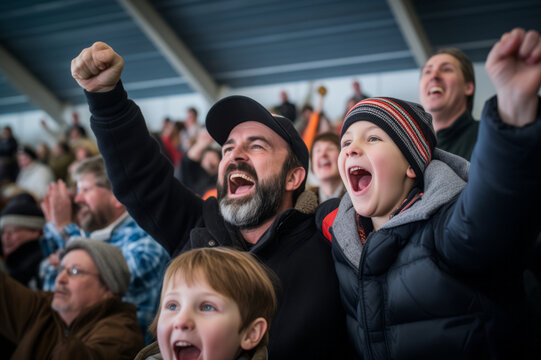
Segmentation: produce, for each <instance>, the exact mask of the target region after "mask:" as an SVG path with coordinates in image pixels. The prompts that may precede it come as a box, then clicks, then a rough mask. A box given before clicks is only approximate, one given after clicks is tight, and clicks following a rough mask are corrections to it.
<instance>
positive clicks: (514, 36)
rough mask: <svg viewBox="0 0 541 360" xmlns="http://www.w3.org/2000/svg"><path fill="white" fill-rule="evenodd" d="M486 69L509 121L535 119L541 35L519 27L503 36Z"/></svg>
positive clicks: (518, 123) (540, 79)
mask: <svg viewBox="0 0 541 360" xmlns="http://www.w3.org/2000/svg"><path fill="white" fill-rule="evenodd" d="M485 69H486V71H487V73H488V75H489V77H490V80H491V81H492V83H493V85H494V87H495V88H496V94H497V97H498V112H499V114H500V117H501V119H502V121H503V122H504V123H506V124H509V125H513V126H517V127H523V126H525V125H527V124H530V123H532V122H533V121H534V119H535V115H536V113H537V107H538V96H537V93H538V91H539V87H540V86H541V37H540V36H539V33H538V32H537V31H534V30H530V31H528V32H526V31H525V30H524V29H520V28H516V29H513V30H512V31H511V32H508V33H505V34H503V35H502V37H501V39H500V41H498V42H497V43H496V44H495V45H494V46H493V47H492V50H491V51H490V53H489V54H488V57H487V61H486V64H485Z"/></svg>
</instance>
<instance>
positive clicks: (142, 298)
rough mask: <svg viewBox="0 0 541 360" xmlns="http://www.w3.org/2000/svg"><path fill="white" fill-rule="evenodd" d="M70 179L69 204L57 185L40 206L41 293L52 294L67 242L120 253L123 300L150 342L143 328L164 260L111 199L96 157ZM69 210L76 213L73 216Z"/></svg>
mask: <svg viewBox="0 0 541 360" xmlns="http://www.w3.org/2000/svg"><path fill="white" fill-rule="evenodd" d="M73 177H74V180H75V181H76V182H77V192H76V194H75V197H74V199H73V204H72V200H71V198H70V195H69V193H68V189H67V188H66V185H65V184H64V182H62V181H61V180H59V181H58V182H55V183H53V184H51V185H50V186H49V191H48V193H47V195H45V197H44V201H43V204H42V209H43V210H44V213H45V217H46V219H47V223H46V224H45V227H44V240H43V242H42V245H43V246H42V247H43V248H44V252H45V255H46V256H48V258H47V259H46V260H44V261H43V262H42V263H41V266H40V274H41V276H42V277H43V290H46V291H54V290H55V288H54V287H55V279H56V277H57V275H58V265H59V263H58V254H59V252H60V251H61V250H63V249H64V248H65V245H66V243H67V241H68V240H69V238H71V237H78V236H85V237H89V238H90V239H92V240H93V241H103V242H107V243H109V244H111V245H114V246H117V247H119V248H120V249H121V250H122V253H123V254H124V257H125V258H126V260H127V262H128V266H129V268H130V272H131V274H132V276H131V281H130V285H129V288H128V291H127V292H126V294H125V296H124V297H123V298H122V299H123V301H125V302H129V303H132V304H134V305H136V306H137V318H138V320H139V324H140V326H141V330H142V332H143V333H144V334H145V336H146V337H147V339H146V340H147V342H150V335H148V334H147V328H148V326H149V325H150V323H151V322H152V319H153V317H154V314H155V313H156V310H157V306H158V302H159V298H160V287H161V282H162V276H163V271H164V269H165V265H166V263H167V261H168V260H169V255H168V254H167V252H166V251H165V249H164V248H163V247H162V246H161V245H160V244H158V243H157V242H156V241H155V240H154V239H152V238H151V237H150V236H149V235H148V234H147V233H146V232H145V231H144V230H143V229H141V228H140V227H139V226H138V225H137V223H136V222H135V220H133V218H131V217H130V216H129V214H128V212H127V211H126V208H125V207H124V205H122V204H121V203H120V202H119V201H118V200H117V199H116V197H115V195H114V194H113V192H112V191H111V183H110V182H109V179H108V177H107V174H106V172H105V165H104V164H103V159H102V158H101V156H99V155H98V156H94V157H91V158H88V159H85V160H83V161H82V162H81V163H79V164H78V165H77V167H76V168H75V169H74V173H73ZM74 206H75V208H76V209H77V210H76V211H72V207H74ZM74 213H75V214H74ZM77 223H78V224H79V225H77Z"/></svg>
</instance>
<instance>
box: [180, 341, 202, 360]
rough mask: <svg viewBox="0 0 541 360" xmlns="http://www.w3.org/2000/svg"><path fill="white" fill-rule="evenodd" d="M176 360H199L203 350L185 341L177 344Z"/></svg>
mask: <svg viewBox="0 0 541 360" xmlns="http://www.w3.org/2000/svg"><path fill="white" fill-rule="evenodd" d="M174 350H175V360H197V359H198V358H199V355H200V354H201V350H199V349H198V348H197V347H195V346H193V345H192V344H190V343H188V342H185V341H177V342H176V343H175V347H174Z"/></svg>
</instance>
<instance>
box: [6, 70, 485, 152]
mask: <svg viewBox="0 0 541 360" xmlns="http://www.w3.org/2000/svg"><path fill="white" fill-rule="evenodd" d="M474 67H475V73H476V83H477V89H476V92H475V103H474V111H473V112H474V117H475V118H477V119H478V118H479V117H480V114H481V110H482V106H483V103H484V101H485V100H487V99H488V98H489V97H490V96H492V95H493V94H494V88H493V86H492V84H491V83H490V81H489V79H488V76H487V75H486V72H485V70H484V67H483V64H474ZM353 79H357V80H359V81H360V82H361V86H362V89H363V92H365V93H367V94H369V95H370V96H392V97H396V98H400V99H404V100H409V101H414V102H419V97H418V83H419V70H408V71H398V72H387V73H376V74H369V75H359V76H348V77H342V78H332V79H319V80H314V81H311V82H308V81H302V82H292V83H284V84H279V85H269V86H261V87H249V88H237V89H226V90H224V93H223V96H227V95H232V94H240V95H246V96H250V97H252V98H254V99H256V100H257V101H259V102H260V103H261V104H263V105H264V106H266V107H269V108H270V107H272V106H274V105H277V104H278V103H279V102H280V91H281V90H285V91H286V92H287V93H288V94H289V99H290V101H291V102H293V103H296V104H297V106H298V108H300V107H301V106H302V104H304V103H305V101H306V99H307V98H310V97H311V99H312V101H311V102H312V104H313V105H315V104H314V102H315V101H316V99H317V95H316V90H317V88H318V87H319V86H320V85H324V86H325V87H326V88H327V95H326V96H325V100H324V111H325V113H326V114H327V115H328V116H329V118H330V119H332V120H336V119H338V118H339V117H340V116H342V114H343V112H344V107H345V104H346V101H347V99H348V98H349V97H350V96H351V95H352V92H353V89H352V86H351V83H352V80H353ZM81 91H82V90H81ZM128 95H129V91H128ZM134 100H135V101H136V102H137V104H138V105H139V106H140V107H141V110H142V112H143V114H144V116H145V119H146V121H147V124H148V127H149V129H150V130H152V131H155V130H159V129H160V127H161V122H162V120H163V118H164V117H166V116H168V117H171V118H172V119H174V120H181V119H183V118H184V116H185V113H186V109H187V108H188V107H190V106H194V107H195V108H196V109H198V111H199V114H200V115H199V121H200V122H201V123H203V122H204V118H205V114H206V113H207V111H208V109H209V105H208V104H207V103H206V101H205V100H204V98H203V97H201V96H199V95H196V94H193V95H183V96H168V97H160V98H152V99H144V100H138V99H134ZM72 110H75V111H77V112H78V113H79V118H80V122H81V123H82V124H83V125H84V126H85V127H87V129H88V130H89V132H90V133H91V131H90V127H89V125H88V123H89V118H90V113H89V111H88V107H87V105H86V104H84V105H78V106H75V107H73V108H70V109H67V110H66V113H65V115H66V116H65V119H66V122H67V123H70V122H71V116H70V114H71V111H72ZM41 119H45V121H46V122H47V124H48V126H49V127H50V128H51V129H55V130H58V131H60V129H59V128H58V126H57V125H56V123H55V122H54V121H53V120H52V119H51V118H49V117H48V116H47V115H46V114H45V113H44V112H42V111H31V112H23V113H17V114H11V115H4V116H0V127H2V126H5V125H10V126H11V127H12V129H13V132H14V134H15V136H16V137H17V139H18V140H19V142H20V143H27V144H30V145H34V146H35V145H37V144H38V143H40V142H47V143H49V144H52V143H53V142H54V139H52V138H51V137H50V136H48V135H47V134H46V133H45V132H44V131H43V129H42V126H41V124H40V120H41ZM90 135H91V136H93V135H92V134H90Z"/></svg>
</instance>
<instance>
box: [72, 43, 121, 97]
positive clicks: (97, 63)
mask: <svg viewBox="0 0 541 360" xmlns="http://www.w3.org/2000/svg"><path fill="white" fill-rule="evenodd" d="M123 68H124V60H123V59H122V57H121V56H120V55H118V54H117V53H116V52H115V51H114V50H113V49H112V48H111V47H110V46H109V45H107V44H106V43H104V42H101V41H98V42H95V43H94V44H92V46H91V47H89V48H86V49H83V51H81V53H80V54H79V55H78V56H77V57H76V58H74V59H73V60H72V61H71V76H73V78H74V79H75V80H76V81H77V83H78V84H79V86H80V87H82V88H83V89H85V90H86V91H88V92H107V91H111V90H113V89H114V88H115V86H116V84H117V83H118V82H119V81H120V75H121V74H122V69H123Z"/></svg>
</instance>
